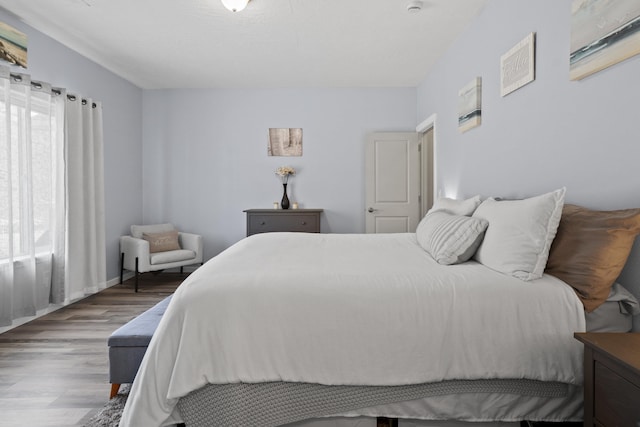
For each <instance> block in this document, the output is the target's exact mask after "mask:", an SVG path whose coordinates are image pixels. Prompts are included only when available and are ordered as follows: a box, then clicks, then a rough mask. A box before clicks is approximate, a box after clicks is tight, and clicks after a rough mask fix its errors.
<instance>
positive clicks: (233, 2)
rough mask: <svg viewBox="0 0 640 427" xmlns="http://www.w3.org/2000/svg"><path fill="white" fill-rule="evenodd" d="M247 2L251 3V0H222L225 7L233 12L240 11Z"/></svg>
mask: <svg viewBox="0 0 640 427" xmlns="http://www.w3.org/2000/svg"><path fill="white" fill-rule="evenodd" d="M247 3H249V0H222V4H223V5H224V7H226V8H227V9H229V10H230V11H231V12H240V11H241V10H243V9H244V8H245V7H247Z"/></svg>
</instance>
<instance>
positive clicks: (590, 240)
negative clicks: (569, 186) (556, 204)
mask: <svg viewBox="0 0 640 427" xmlns="http://www.w3.org/2000/svg"><path fill="white" fill-rule="evenodd" d="M639 233H640V209H625V210H616V211H593V210H590V209H587V208H583V207H581V206H576V205H569V204H565V205H564V209H563V210H562V217H561V218H560V225H559V226H558V232H557V234H556V237H555V239H554V240H553V244H552V245H551V251H550V252H549V260H548V261H547V267H546V270H545V273H549V274H551V275H553V276H555V277H557V278H558V279H561V280H563V281H564V282H566V283H568V284H569V285H571V286H572V287H573V289H574V290H575V291H576V293H577V294H578V297H579V298H580V300H582V304H583V305H584V308H585V310H586V311H587V312H591V311H593V310H595V309H596V308H598V306H600V304H602V303H603V302H605V301H606V299H607V297H608V296H609V292H610V290H611V285H613V282H614V281H615V280H616V279H617V278H618V276H619V275H620V272H621V271H622V268H623V267H624V265H625V263H626V262H627V258H628V257H629V252H631V247H632V246H633V242H634V240H635V238H636V236H637V235H638V234H639Z"/></svg>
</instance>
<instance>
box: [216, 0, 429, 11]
mask: <svg viewBox="0 0 640 427" xmlns="http://www.w3.org/2000/svg"><path fill="white" fill-rule="evenodd" d="M223 1H224V0H223ZM407 10H408V11H409V13H418V12H420V11H421V10H422V1H421V0H409V1H408V2H407Z"/></svg>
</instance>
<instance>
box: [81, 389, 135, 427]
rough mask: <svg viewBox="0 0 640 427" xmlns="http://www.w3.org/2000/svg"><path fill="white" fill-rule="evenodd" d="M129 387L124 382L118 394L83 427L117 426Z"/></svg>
mask: <svg viewBox="0 0 640 427" xmlns="http://www.w3.org/2000/svg"><path fill="white" fill-rule="evenodd" d="M130 387H131V386H130V385H129V384H124V385H123V386H122V387H120V391H119V392H118V394H116V395H115V396H114V397H113V399H111V400H109V402H107V404H106V405H105V406H104V407H103V408H102V409H100V411H99V412H98V413H97V414H95V415H94V416H93V417H91V419H90V420H89V421H88V422H87V424H85V425H84V427H118V424H119V423H120V417H121V416H122V410H123V409H124V404H125V403H127V397H128V396H129V388H130Z"/></svg>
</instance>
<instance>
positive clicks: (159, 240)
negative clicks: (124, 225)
mask: <svg viewBox="0 0 640 427" xmlns="http://www.w3.org/2000/svg"><path fill="white" fill-rule="evenodd" d="M142 238H143V239H144V240H146V241H147V242H149V253H152V254H153V253H156V252H166V251H177V250H178V249H182V248H181V247H180V243H179V242H178V232H177V231H176V230H172V231H165V232H164V233H142Z"/></svg>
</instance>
